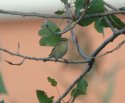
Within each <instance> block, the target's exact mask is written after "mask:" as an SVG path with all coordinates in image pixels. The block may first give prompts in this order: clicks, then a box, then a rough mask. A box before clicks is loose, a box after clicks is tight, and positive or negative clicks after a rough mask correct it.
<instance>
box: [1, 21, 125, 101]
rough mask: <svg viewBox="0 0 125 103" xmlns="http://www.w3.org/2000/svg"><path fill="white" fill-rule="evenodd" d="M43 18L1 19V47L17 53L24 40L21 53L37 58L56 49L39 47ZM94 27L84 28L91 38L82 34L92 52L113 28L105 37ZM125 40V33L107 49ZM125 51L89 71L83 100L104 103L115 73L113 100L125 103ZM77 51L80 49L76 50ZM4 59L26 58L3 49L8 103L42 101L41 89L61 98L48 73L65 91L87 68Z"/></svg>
mask: <svg viewBox="0 0 125 103" xmlns="http://www.w3.org/2000/svg"><path fill="white" fill-rule="evenodd" d="M42 21H43V20H40V19H39V20H17V21H0V46H1V47H2V48H6V49H8V50H10V51H13V52H17V44H18V42H20V46H21V48H20V53H21V54H24V55H28V56H34V57H47V56H48V54H49V53H50V51H51V49H52V48H51V47H41V46H39V39H40V36H38V31H39V29H40V26H41V23H42ZM92 26H93V25H91V26H90V27H87V28H84V29H83V30H81V31H80V32H81V33H82V34H84V35H86V36H87V39H84V37H82V38H83V39H82V38H81V37H80V36H78V38H79V40H80V41H81V42H82V41H83V40H84V41H85V42H86V43H88V42H90V41H91V47H92V48H91V52H92V51H94V50H95V49H96V48H97V47H98V46H99V45H100V43H102V42H103V41H104V40H105V39H106V38H107V37H109V36H110V35H111V31H110V30H109V29H107V30H106V31H105V33H106V35H105V36H104V38H103V36H102V34H98V33H97V32H96V31H95V30H94V29H93V28H92ZM78 30H80V29H78ZM78 30H76V31H78ZM82 34H81V35H82ZM68 37H70V36H68ZM123 39H124V36H120V37H119V38H118V39H117V40H115V41H114V42H115V43H110V45H109V46H108V47H106V49H104V50H103V52H105V51H108V50H110V49H111V48H113V47H114V46H115V45H116V44H118V43H119V42H120V41H121V40H123ZM70 42H71V41H70ZM82 43H83V42H82ZM86 45H87V44H86ZM71 46H72V45H70V47H69V48H70V49H71ZM124 51H125V46H123V47H122V48H121V49H120V50H118V51H116V52H114V53H112V54H109V55H107V56H105V57H103V58H100V59H98V60H97V61H101V62H100V65H99V66H98V67H97V68H98V69H96V71H95V72H94V73H92V72H91V73H89V76H90V79H89V80H90V81H89V88H88V93H87V95H86V96H85V97H84V99H82V100H83V101H86V103H92V101H93V103H104V102H102V101H103V100H102V98H103V97H104V96H103V95H104V93H105V92H106V90H107V88H108V86H107V85H108V83H110V82H111V81H113V80H112V79H111V80H110V79H109V78H111V75H114V77H112V78H113V79H114V81H115V82H113V83H114V85H115V86H114V92H113V95H112V98H111V102H110V103H125V98H124V97H125V88H124V87H125V82H124V74H125V63H124V61H125V53H124ZM70 53H71V50H69V51H68V53H67V54H70ZM74 53H76V52H75V51H74ZM68 57H70V56H68V55H67V56H66V58H68ZM4 60H9V61H13V62H14V63H18V62H20V61H21V60H22V58H19V57H14V56H11V55H9V54H6V53H3V52H2V62H1V63H0V71H1V73H2V75H3V78H4V82H5V85H6V88H7V91H8V95H7V96H3V98H5V103H38V100H37V98H36V93H35V91H36V90H37V89H40V90H45V91H46V92H47V93H48V94H49V95H50V96H51V95H54V96H55V97H56V98H58V93H57V91H56V89H55V88H53V87H51V86H50V84H49V83H48V82H47V79H46V78H47V77H48V76H51V77H53V78H55V79H56V80H57V81H58V88H59V90H60V93H63V92H64V90H65V89H66V88H67V87H68V86H69V85H70V83H71V82H72V81H73V80H74V79H75V77H76V76H78V75H79V74H80V73H81V71H82V69H83V66H82V65H80V66H75V67H76V69H72V66H68V67H67V66H66V65H62V64H60V63H54V62H42V61H32V60H26V61H25V62H24V64H23V65H21V66H12V65H9V64H7V63H6V62H4ZM111 70H113V71H116V70H117V71H116V73H115V72H111ZM108 73H111V74H109V77H108ZM106 77H107V78H108V79H107V78H106ZM112 88H113V87H112ZM77 101H78V102H77V103H84V102H83V101H82V102H81V101H80V100H77Z"/></svg>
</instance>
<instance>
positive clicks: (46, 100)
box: [36, 90, 54, 103]
mask: <svg viewBox="0 0 125 103" xmlns="http://www.w3.org/2000/svg"><path fill="white" fill-rule="evenodd" d="M36 93H37V98H38V100H39V103H53V99H54V96H51V97H48V96H47V94H46V93H45V92H44V91H41V90H37V91H36Z"/></svg>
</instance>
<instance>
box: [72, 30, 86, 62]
mask: <svg viewBox="0 0 125 103" xmlns="http://www.w3.org/2000/svg"><path fill="white" fill-rule="evenodd" d="M70 33H71V36H72V40H73V43H74V45H75V47H76V48H77V50H78V53H79V54H80V55H81V57H82V58H84V59H85V60H87V59H88V56H87V55H86V53H85V52H84V51H83V50H82V49H81V48H80V46H79V44H78V40H77V37H76V35H75V33H74V31H73V30H70Z"/></svg>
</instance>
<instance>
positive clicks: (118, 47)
mask: <svg viewBox="0 0 125 103" xmlns="http://www.w3.org/2000/svg"><path fill="white" fill-rule="evenodd" d="M123 44H125V40H123V41H122V42H121V43H119V44H118V45H117V46H116V47H115V48H114V49H112V50H110V51H107V52H106V53H104V54H102V55H99V56H97V57H96V58H99V57H102V56H105V55H107V54H109V53H112V52H114V51H116V50H118V49H120V48H121V47H122V46H123Z"/></svg>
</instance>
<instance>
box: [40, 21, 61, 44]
mask: <svg viewBox="0 0 125 103" xmlns="http://www.w3.org/2000/svg"><path fill="white" fill-rule="evenodd" d="M48 28H49V29H51V30H52V31H50V30H49V29H48ZM53 32H54V33H56V32H60V29H59V27H58V26H57V25H56V24H54V23H53V22H51V21H47V22H46V23H45V24H44V25H43V26H42V28H41V29H40V31H39V35H40V36H41V39H40V41H39V44H40V45H41V46H54V45H55V44H57V43H58V42H59V41H60V40H61V35H57V34H54V33H53Z"/></svg>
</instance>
